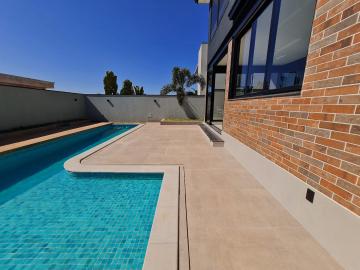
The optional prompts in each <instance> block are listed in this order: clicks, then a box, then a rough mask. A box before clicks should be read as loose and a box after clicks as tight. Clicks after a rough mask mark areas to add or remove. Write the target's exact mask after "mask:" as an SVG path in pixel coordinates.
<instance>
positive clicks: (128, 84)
mask: <svg viewBox="0 0 360 270" xmlns="http://www.w3.org/2000/svg"><path fill="white" fill-rule="evenodd" d="M120 95H123V96H131V95H134V89H133V83H132V81H130V80H125V81H124V82H123V87H122V89H121V91H120Z"/></svg>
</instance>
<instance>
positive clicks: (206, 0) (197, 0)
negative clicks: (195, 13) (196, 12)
mask: <svg viewBox="0 0 360 270" xmlns="http://www.w3.org/2000/svg"><path fill="white" fill-rule="evenodd" d="M194 1H195V3H196V4H209V3H210V0H194Z"/></svg>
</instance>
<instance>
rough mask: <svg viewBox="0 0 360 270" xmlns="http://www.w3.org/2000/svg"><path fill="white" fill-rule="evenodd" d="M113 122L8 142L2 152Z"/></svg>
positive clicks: (0, 147) (0, 151) (1, 149)
mask: <svg viewBox="0 0 360 270" xmlns="http://www.w3.org/2000/svg"><path fill="white" fill-rule="evenodd" d="M111 124H112V123H111V122H103V123H97V124H92V125H88V126H84V127H79V128H74V129H70V130H66V131H61V132H56V133H53V134H50V135H46V136H41V137H37V138H34V139H30V140H25V141H21V142H17V143H12V144H7V145H4V146H0V154H5V153H8V152H12V151H15V150H18V149H20V148H25V147H30V146H34V145H36V144H40V143H44V142H48V141H51V140H55V139H59V138H62V137H66V136H70V135H73V134H75V133H79V132H83V131H87V130H90V129H94V128H98V127H103V126H107V125H111Z"/></svg>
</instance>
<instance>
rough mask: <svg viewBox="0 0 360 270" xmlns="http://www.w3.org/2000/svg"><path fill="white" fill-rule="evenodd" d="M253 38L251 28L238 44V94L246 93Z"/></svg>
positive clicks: (236, 67)
mask: <svg viewBox="0 0 360 270" xmlns="http://www.w3.org/2000/svg"><path fill="white" fill-rule="evenodd" d="M250 40H251V29H250V30H249V31H247V33H246V34H245V35H244V36H243V37H241V39H240V40H239V44H238V47H239V48H238V50H237V52H238V63H237V65H236V66H235V70H236V96H242V95H244V94H245V91H246V88H247V80H246V79H247V74H248V64H249V54H248V51H249V50H250Z"/></svg>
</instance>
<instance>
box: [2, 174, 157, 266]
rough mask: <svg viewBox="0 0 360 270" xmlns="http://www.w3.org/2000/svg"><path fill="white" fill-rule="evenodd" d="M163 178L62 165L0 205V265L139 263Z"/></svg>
mask: <svg viewBox="0 0 360 270" xmlns="http://www.w3.org/2000/svg"><path fill="white" fill-rule="evenodd" d="M161 183H162V175H161V174H135V175H134V174H79V175H76V174H69V173H67V172H65V171H61V172H60V173H58V174H56V175H54V176H52V177H51V178H49V179H48V180H46V181H44V182H42V183H41V184H39V185H36V186H35V187H33V188H32V189H29V190H28V191H26V192H25V193H23V194H21V195H19V196H17V197H15V198H13V199H12V200H10V201H8V202H6V203H5V204H3V205H1V206H0V269H141V268H142V265H143V261H144V257H145V253H146V248H147V243H148V239H149V236H150V231H151V226H152V222H153V218H154V214H155V209H156V205H157V200H158V196H159V191H160V188H161Z"/></svg>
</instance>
